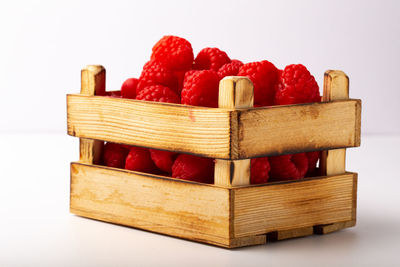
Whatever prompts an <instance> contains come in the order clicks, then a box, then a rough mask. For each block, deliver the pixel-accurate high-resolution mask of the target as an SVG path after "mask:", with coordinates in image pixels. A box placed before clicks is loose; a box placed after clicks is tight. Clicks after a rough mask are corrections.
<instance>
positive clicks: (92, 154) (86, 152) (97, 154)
mask: <svg viewBox="0 0 400 267" xmlns="http://www.w3.org/2000/svg"><path fill="white" fill-rule="evenodd" d="M103 146H104V142H103V141H98V140H93V139H86V138H79V162H81V163H86V164H99V163H101V161H102V159H101V158H102V157H101V156H102V151H103Z"/></svg>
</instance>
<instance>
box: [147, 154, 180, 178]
mask: <svg viewBox="0 0 400 267" xmlns="http://www.w3.org/2000/svg"><path fill="white" fill-rule="evenodd" d="M177 155H178V154H177V153H175V152H170V151H163V150H156V149H150V156H151V159H152V160H153V162H154V163H155V164H156V166H157V167H158V168H159V169H160V170H162V171H164V172H167V173H169V174H171V173H172V164H174V160H175V158H176V156H177Z"/></svg>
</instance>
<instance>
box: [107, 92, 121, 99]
mask: <svg viewBox="0 0 400 267" xmlns="http://www.w3.org/2000/svg"><path fill="white" fill-rule="evenodd" d="M106 96H109V97H115V98H121V91H108V92H106Z"/></svg>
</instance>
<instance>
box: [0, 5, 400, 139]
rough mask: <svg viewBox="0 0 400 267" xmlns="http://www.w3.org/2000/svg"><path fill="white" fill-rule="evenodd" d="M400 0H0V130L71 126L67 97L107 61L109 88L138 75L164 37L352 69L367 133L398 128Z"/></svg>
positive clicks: (279, 61) (234, 53)
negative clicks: (87, 71)
mask: <svg viewBox="0 0 400 267" xmlns="http://www.w3.org/2000/svg"><path fill="white" fill-rule="evenodd" d="M399 13H400V1H217V0H213V1H200V0H199V1H151V0H146V1H106V2H104V1H99V0H97V1H5V0H1V2H0V40H1V41H0V89H1V97H0V132H8V133H13V132H16V131H17V132H57V133H65V132H66V130H65V129H66V115H65V114H66V107H65V106H66V105H65V94H67V93H72V92H78V91H79V87H80V84H79V79H80V69H81V68H82V67H84V66H85V65H87V64H102V65H104V66H105V67H106V69H107V87H108V89H109V90H111V89H112V90H116V89H119V88H120V86H121V84H122V82H123V81H124V80H125V79H126V78H128V77H137V76H139V74H140V71H141V67H142V66H143V64H144V63H145V62H146V61H147V60H148V58H149V56H150V52H151V47H152V45H153V44H154V43H155V42H156V41H157V40H158V39H159V38H161V37H162V36H163V35H166V34H174V35H179V36H182V37H185V38H187V39H188V40H189V41H190V42H191V43H192V45H193V48H194V50H195V53H197V52H198V51H199V50H200V49H202V48H204V47H207V46H217V47H219V48H221V49H223V50H225V51H227V52H228V55H229V56H230V57H232V58H238V59H241V60H243V61H245V62H250V61H257V60H263V59H267V60H270V61H271V62H273V63H274V64H275V65H276V66H277V67H279V68H283V67H284V66H285V65H287V64H291V63H303V64H304V65H306V66H307V67H308V68H309V70H310V71H311V73H312V74H314V76H315V77H316V79H317V81H318V83H319V85H320V88H321V89H322V79H323V72H324V71H325V70H327V69H341V70H343V71H345V72H346V73H347V74H348V75H349V76H350V96H351V97H353V98H361V99H362V100H363V113H362V115H363V124H362V127H363V128H362V129H363V133H391V134H393V133H400V120H399V119H398V118H397V116H398V115H399V114H400V105H399V104H398V99H399V98H400V86H399V84H400V83H399V80H398V75H399V71H400V67H399V66H400V65H399V62H400V37H399V36H400V15H399Z"/></svg>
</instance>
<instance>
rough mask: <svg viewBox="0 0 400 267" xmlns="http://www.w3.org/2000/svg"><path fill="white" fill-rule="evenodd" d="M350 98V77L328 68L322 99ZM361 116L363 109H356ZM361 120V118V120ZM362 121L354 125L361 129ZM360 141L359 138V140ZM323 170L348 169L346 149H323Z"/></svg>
mask: <svg viewBox="0 0 400 267" xmlns="http://www.w3.org/2000/svg"><path fill="white" fill-rule="evenodd" d="M348 98H349V77H348V76H347V75H346V74H345V73H344V72H343V71H339V70H328V71H326V72H325V75H324V95H323V98H322V101H324V102H328V101H337V100H346V99H348ZM356 116H360V117H361V110H360V111H356ZM359 121H361V120H359ZM360 126H361V122H359V123H356V124H355V125H354V127H355V128H356V129H357V128H358V130H360ZM357 141H358V142H359V139H358V140H357ZM320 165H321V170H322V173H323V174H324V175H337V174H342V173H344V172H345V171H346V149H343V148H342V149H333V150H328V151H323V152H322V155H321V163H320Z"/></svg>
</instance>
